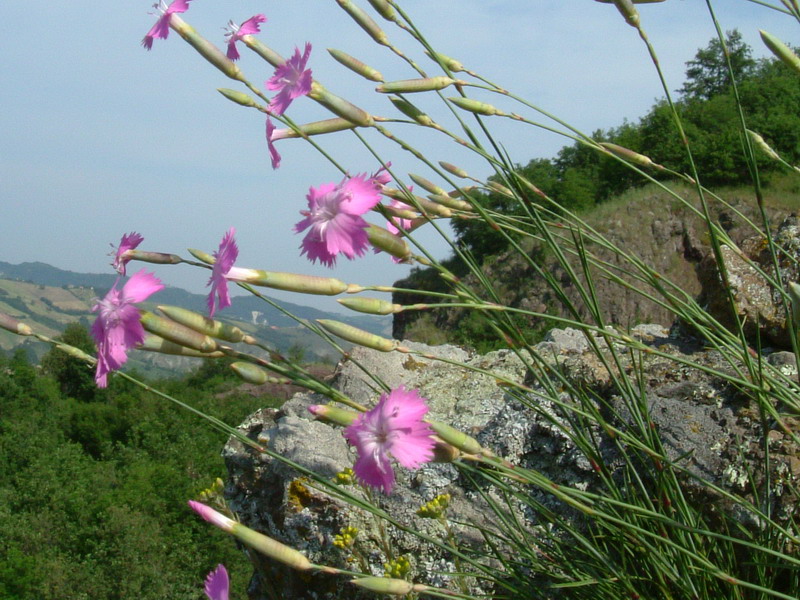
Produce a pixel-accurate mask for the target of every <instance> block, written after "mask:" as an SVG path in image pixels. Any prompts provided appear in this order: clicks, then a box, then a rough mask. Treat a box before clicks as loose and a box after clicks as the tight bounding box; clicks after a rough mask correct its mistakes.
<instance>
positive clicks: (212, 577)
mask: <svg viewBox="0 0 800 600" xmlns="http://www.w3.org/2000/svg"><path fill="white" fill-rule="evenodd" d="M229 587H230V580H229V579H228V571H227V569H225V565H217V568H216V569H214V570H213V571H211V572H210V573H209V574H208V575H207V576H206V587H205V592H206V596H208V598H209V600H228V589H229Z"/></svg>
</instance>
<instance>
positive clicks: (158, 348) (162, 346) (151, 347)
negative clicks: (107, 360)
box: [136, 333, 225, 358]
mask: <svg viewBox="0 0 800 600" xmlns="http://www.w3.org/2000/svg"><path fill="white" fill-rule="evenodd" d="M136 349H137V350H145V351H146V352H158V353H160V354H171V355H174V356H188V357H191V358H222V357H223V356H225V353H224V352H221V351H219V350H215V351H214V352H200V351H199V350H193V349H192V348H187V347H186V346H181V345H179V344H176V343H175V342H170V341H169V340H165V339H164V338H162V337H160V336H157V335H154V334H152V333H151V334H149V335H148V336H147V337H145V338H144V342H142V343H141V344H140V345H138V346H136Z"/></svg>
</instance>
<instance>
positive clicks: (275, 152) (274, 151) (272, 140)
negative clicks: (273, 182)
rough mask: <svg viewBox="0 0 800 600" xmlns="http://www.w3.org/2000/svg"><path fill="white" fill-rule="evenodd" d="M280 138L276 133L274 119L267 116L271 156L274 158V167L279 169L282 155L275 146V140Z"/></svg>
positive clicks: (268, 144) (268, 142)
mask: <svg viewBox="0 0 800 600" xmlns="http://www.w3.org/2000/svg"><path fill="white" fill-rule="evenodd" d="M277 139H279V138H278V137H277V135H276V129H275V125H274V124H273V122H272V119H270V118H269V116H267V147H268V148H269V156H270V158H271V159H272V168H273V169H277V168H278V167H280V166H281V155H280V154H278V149H277V148H276V147H275V140H277Z"/></svg>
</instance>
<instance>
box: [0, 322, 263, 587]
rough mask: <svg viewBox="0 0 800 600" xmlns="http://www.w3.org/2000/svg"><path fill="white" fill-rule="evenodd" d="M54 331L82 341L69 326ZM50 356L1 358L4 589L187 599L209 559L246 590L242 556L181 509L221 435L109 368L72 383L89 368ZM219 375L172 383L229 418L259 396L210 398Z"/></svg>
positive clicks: (213, 471) (217, 464) (215, 454)
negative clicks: (112, 375)
mask: <svg viewBox="0 0 800 600" xmlns="http://www.w3.org/2000/svg"><path fill="white" fill-rule="evenodd" d="M64 340H65V341H73V342H76V343H83V344H84V349H86V347H85V345H86V344H87V342H88V341H90V340H87V338H86V336H85V330H83V328H81V327H76V326H71V327H69V328H68V330H67V332H65V335H64ZM59 354H61V353H59ZM63 356H66V355H63ZM58 357H59V355H57V354H52V355H48V358H47V361H46V364H47V365H48V369H47V370H45V369H44V368H43V369H42V370H41V371H40V370H39V369H37V368H36V367H35V366H34V365H32V364H31V363H30V362H28V360H27V357H26V356H25V354H24V352H21V351H19V352H16V353H15V354H14V356H13V357H12V358H10V359H6V358H3V357H0V415H2V421H0V481H2V482H3V483H2V484H0V517H2V518H0V537H2V539H3V540H4V543H3V544H2V545H1V546H0V565H2V567H0V597H2V598H4V599H6V598H7V599H9V600H29V599H30V600H34V599H36V600H40V599H45V600H46V599H52V600H63V599H65V598H70V599H73V598H75V599H79V598H85V599H87V600H89V599H91V600H94V599H99V598H107V599H113V598H120V599H122V598H139V599H142V600H146V599H152V600H156V599H158V600H162V599H163V598H175V599H181V598H185V599H187V600H188V599H192V600H195V599H196V598H198V597H199V593H200V589H201V583H202V580H203V578H204V576H205V574H206V573H207V572H208V571H209V570H210V569H211V568H213V567H214V566H215V565H216V564H217V562H218V561H224V562H225V563H226V564H228V565H229V566H231V567H232V569H231V570H232V572H233V577H234V578H235V579H236V580H238V581H237V585H238V586H239V587H240V588H243V587H244V585H245V579H246V572H247V570H248V568H249V562H248V560H247V559H246V558H245V557H244V556H243V555H242V554H241V553H240V552H239V551H237V550H236V549H235V548H234V547H233V546H232V545H230V544H229V543H228V542H227V540H225V539H224V538H219V537H209V536H208V535H207V533H208V532H207V530H206V528H205V527H203V526H202V524H199V523H198V522H197V520H196V519H195V518H194V516H193V515H192V514H191V513H190V511H188V510H187V508H186V500H187V499H188V498H192V497H193V496H195V495H196V494H197V493H198V491H200V490H201V489H203V488H205V487H208V485H210V483H211V482H212V481H213V480H214V479H215V478H216V477H218V476H221V475H222V474H223V473H224V466H223V464H222V462H221V460H220V458H219V448H220V445H221V444H222V443H223V442H224V437H222V436H221V435H220V434H218V433H216V432H214V431H212V430H209V429H208V428H206V427H203V426H200V424H199V423H198V420H197V417H196V416H194V415H191V414H189V413H185V412H183V411H179V410H177V409H176V408H174V407H173V406H171V405H168V404H166V403H164V401H163V400H161V399H159V398H155V397H153V396H151V395H150V394H148V393H146V392H144V391H142V390H141V389H140V388H138V387H135V386H132V385H130V384H129V383H127V382H125V381H122V380H119V379H114V380H113V381H112V383H111V385H110V386H109V389H108V391H107V392H104V393H102V394H97V395H84V394H81V393H80V390H81V389H82V388H81V385H80V382H81V381H83V379H84V377H85V374H84V371H85V370H86V368H85V367H83V369H81V368H78V365H73V364H71V363H70V361H71V359H69V360H67V361H61V360H58ZM203 372H204V373H207V370H205V371H203ZM89 376H90V379H91V371H89ZM215 377H216V376H212V377H209V376H207V375H201V376H198V375H197V374H196V375H194V376H193V380H194V381H195V382H198V381H205V382H206V383H207V384H208V387H206V386H190V385H189V384H188V383H187V381H188V378H187V379H183V380H175V381H171V382H169V383H168V386H169V388H170V390H171V392H172V393H174V394H175V395H176V396H178V397H181V398H184V399H186V400H190V401H192V402H193V403H195V404H197V405H198V406H200V407H202V408H203V409H204V410H205V411H206V412H208V413H212V414H215V415H216V416H218V417H220V418H223V419H224V420H226V421H228V422H229V423H232V424H235V423H238V422H240V421H241V420H242V419H243V418H244V416H245V415H246V414H247V413H248V412H250V411H252V410H255V408H257V407H261V406H263V405H264V401H263V399H252V398H250V399H248V398H247V397H241V398H237V401H236V402H235V403H231V402H230V401H228V400H216V399H214V397H213V396H212V395H211V393H210V390H212V389H213V388H214V387H215V386H216V385H217V383H218V381H217V380H216V379H215ZM165 383H167V382H162V387H166V386H164V385H163V384H165ZM64 387H66V389H72V390H78V391H79V393H77V394H74V395H70V396H67V395H66V394H65V393H63V392H62V391H61V390H62V388H64Z"/></svg>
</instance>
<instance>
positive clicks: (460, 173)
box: [439, 160, 469, 179]
mask: <svg viewBox="0 0 800 600" xmlns="http://www.w3.org/2000/svg"><path fill="white" fill-rule="evenodd" d="M439 166H440V167H442V168H443V169H444V170H445V171H447V172H448V173H450V174H452V175H455V176H456V177H461V179H466V178H467V177H469V174H468V173H467V172H466V171H465V170H464V169H462V168H461V167H457V166H455V165H452V164H450V163H448V162H444V161H442V160H440V161H439Z"/></svg>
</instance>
